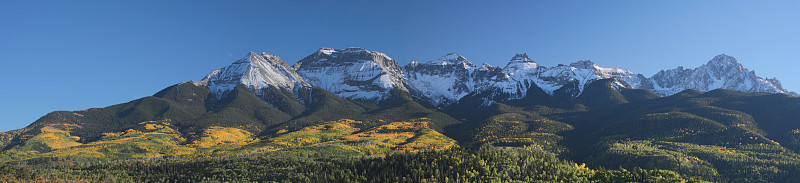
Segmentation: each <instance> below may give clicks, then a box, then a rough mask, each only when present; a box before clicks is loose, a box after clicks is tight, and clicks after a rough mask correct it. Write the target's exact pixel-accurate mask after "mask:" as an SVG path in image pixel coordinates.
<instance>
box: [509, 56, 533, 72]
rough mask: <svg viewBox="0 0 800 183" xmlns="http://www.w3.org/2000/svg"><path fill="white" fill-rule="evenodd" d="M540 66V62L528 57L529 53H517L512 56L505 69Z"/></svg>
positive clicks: (523, 68)
mask: <svg viewBox="0 0 800 183" xmlns="http://www.w3.org/2000/svg"><path fill="white" fill-rule="evenodd" d="M537 67H539V64H538V63H536V61H533V59H531V58H529V57H528V53H522V54H516V55H514V57H511V60H510V61H509V62H508V64H507V65H506V67H505V68H504V69H510V70H525V69H532V68H537Z"/></svg>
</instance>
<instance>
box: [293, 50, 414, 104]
mask: <svg viewBox="0 0 800 183" xmlns="http://www.w3.org/2000/svg"><path fill="white" fill-rule="evenodd" d="M294 69H296V70H297V72H298V74H300V75H301V76H303V78H304V79H305V80H306V82H308V83H310V84H311V85H313V86H315V87H320V88H323V89H326V90H328V91H329V92H331V93H333V94H334V95H337V96H339V97H342V98H347V99H363V100H381V99H383V98H385V97H387V96H388V95H389V91H390V90H392V89H393V88H398V89H400V90H404V91H407V89H406V88H405V84H404V80H403V79H402V78H403V73H402V69H400V67H399V66H398V65H397V61H395V60H394V59H392V58H390V57H389V56H387V55H386V54H384V53H381V52H377V51H370V50H367V49H364V48H358V47H351V48H346V49H334V48H320V49H319V50H318V51H317V52H315V53H313V54H311V55H309V56H307V57H305V58H303V59H302V60H300V61H298V62H297V63H296V64H295V65H294Z"/></svg>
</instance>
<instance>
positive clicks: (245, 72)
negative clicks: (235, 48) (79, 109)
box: [200, 52, 310, 97]
mask: <svg viewBox="0 0 800 183" xmlns="http://www.w3.org/2000/svg"><path fill="white" fill-rule="evenodd" d="M200 83H201V84H203V85H206V86H207V87H208V89H209V90H211V92H212V94H214V95H215V96H216V97H220V96H222V94H224V93H225V92H227V91H229V90H232V89H233V88H234V87H236V86H237V85H239V84H243V85H245V86H247V87H249V88H250V89H252V90H260V89H262V88H265V87H269V86H274V87H277V88H288V89H294V88H295V87H296V86H310V85H309V84H308V83H306V82H305V81H304V80H303V78H302V77H300V75H298V74H297V73H296V72H295V71H294V69H293V68H292V67H289V64H287V63H286V62H285V61H283V60H281V58H280V57H278V56H277V55H272V54H269V53H266V52H263V53H261V55H259V54H257V53H255V52H250V53H248V54H247V55H246V56H245V57H243V58H242V59H239V60H237V61H235V62H233V63H232V64H231V65H229V66H226V67H223V68H221V69H217V70H214V71H212V72H211V73H209V74H208V75H206V77H205V78H204V79H203V80H201V81H200Z"/></svg>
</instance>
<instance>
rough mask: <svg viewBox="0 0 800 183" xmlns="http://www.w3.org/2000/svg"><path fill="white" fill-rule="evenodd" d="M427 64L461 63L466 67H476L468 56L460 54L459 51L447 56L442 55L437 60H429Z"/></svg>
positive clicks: (460, 64) (445, 64)
mask: <svg viewBox="0 0 800 183" xmlns="http://www.w3.org/2000/svg"><path fill="white" fill-rule="evenodd" d="M425 64H428V65H441V66H447V65H459V66H462V67H465V68H469V67H475V65H474V64H472V62H470V61H469V60H467V58H464V56H461V55H459V54H458V53H448V54H447V55H445V56H442V57H440V58H438V59H436V60H431V61H428V62H426V63H425Z"/></svg>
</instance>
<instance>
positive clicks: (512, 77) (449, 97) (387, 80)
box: [195, 48, 797, 108]
mask: <svg viewBox="0 0 800 183" xmlns="http://www.w3.org/2000/svg"><path fill="white" fill-rule="evenodd" d="M248 64H249V65H248ZM610 78H613V79H615V81H616V82H614V85H615V86H616V87H621V88H629V89H647V90H650V91H652V92H654V93H656V94H659V95H661V96H669V95H673V94H676V93H678V92H681V91H683V90H687V89H694V90H698V91H702V92H707V91H711V90H714V89H730V90H738V91H745V92H765V93H785V94H790V95H793V96H797V94H796V93H794V92H790V91H788V90H786V89H785V88H783V86H782V85H781V83H780V81H778V80H777V79H776V78H772V79H764V78H761V77H759V76H757V75H756V74H755V72H754V71H750V70H748V69H747V68H745V67H744V66H742V65H741V64H740V63H738V62H737V61H736V59H735V58H733V57H731V56H728V55H725V54H722V55H718V56H715V57H714V58H713V59H711V60H710V61H708V63H706V64H704V65H702V66H700V67H698V68H695V69H684V68H683V67H678V68H675V69H669V70H662V71H659V72H658V73H657V74H655V75H653V76H651V77H645V76H644V75H642V74H637V73H634V72H631V71H629V70H625V69H620V68H603V67H600V66H598V65H597V64H596V63H594V62H592V61H590V60H581V61H576V62H573V63H570V64H569V65H563V64H559V65H558V66H553V67H547V66H542V65H539V64H538V63H536V62H535V61H534V60H532V59H530V58H529V57H528V55H527V54H517V55H515V56H514V57H512V58H511V60H510V61H509V62H508V64H507V65H506V66H505V67H497V66H491V65H489V64H486V63H484V64H482V65H481V66H476V65H475V64H473V63H472V62H470V61H469V60H468V59H467V58H465V57H464V56H461V55H459V54H457V53H449V54H447V55H445V56H443V57H441V58H438V59H435V60H430V61H427V62H418V61H411V63H409V64H408V65H406V66H404V67H402V68H401V67H400V66H399V65H398V64H397V61H395V60H394V59H392V58H390V57H389V56H387V55H386V54H383V53H380V52H376V51H369V50H366V49H363V48H347V49H333V48H322V49H319V50H318V51H317V52H315V53H313V54H311V55H309V56H307V57H306V58H303V59H302V60H300V61H298V62H297V63H296V64H295V65H294V66H292V67H289V65H288V63H286V62H285V61H283V60H281V59H280V57H278V56H275V55H272V54H269V53H261V54H260V55H259V54H256V53H255V52H251V53H249V54H248V55H247V56H245V58H243V59H240V60H239V61H236V62H234V63H233V64H232V65H231V66H228V67H225V68H222V69H219V70H215V71H212V72H211V73H210V74H209V75H208V76H206V78H204V79H203V80H202V81H200V82H195V83H196V84H198V85H203V86H206V87H208V88H209V90H211V91H213V92H212V93H213V94H214V95H215V96H222V95H223V94H224V92H226V91H230V90H232V89H233V87H235V86H236V85H238V84H243V85H245V86H247V87H249V88H250V89H251V90H253V91H255V92H256V93H263V91H262V90H263V89H264V88H269V87H274V88H277V89H285V90H295V88H296V87H299V88H308V87H318V88H322V89H325V90H327V91H329V92H331V93H332V94H334V95H336V96H338V97H341V98H346V99H350V100H365V101H380V100H383V99H384V98H385V97H386V96H388V95H389V91H391V90H392V89H399V90H402V91H406V92H410V93H411V94H412V95H413V96H414V97H415V98H416V99H417V100H419V101H421V102H422V103H425V104H429V105H432V106H436V107H437V108H444V107H447V106H449V105H451V104H453V103H455V102H458V101H459V100H460V99H461V98H463V97H464V96H466V95H468V94H470V93H487V92H490V93H492V94H491V95H489V96H487V98H485V99H484V100H485V101H484V104H486V105H488V104H490V103H492V102H494V101H495V100H500V101H507V100H513V99H520V98H522V97H524V96H525V94H526V92H527V91H528V90H529V89H530V88H532V87H534V86H535V87H538V88H539V89H541V90H542V91H544V92H545V93H547V94H548V95H550V96H561V97H565V98H575V97H578V96H579V95H580V94H581V93H582V92H583V90H584V88H585V87H586V86H588V85H589V84H590V83H592V82H593V81H597V80H602V79H610ZM501 96H502V97H501ZM262 97H263V96H262ZM299 102H302V101H299Z"/></svg>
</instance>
